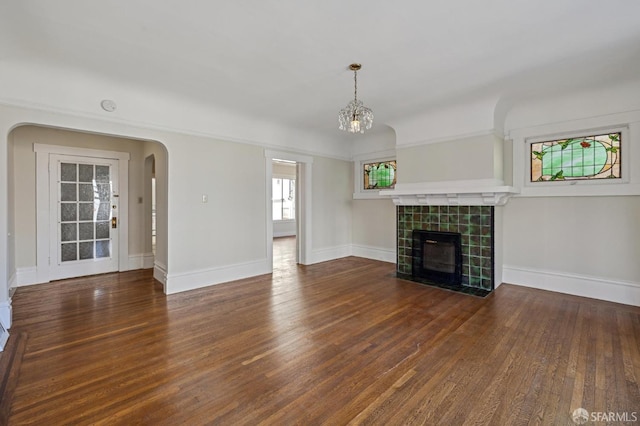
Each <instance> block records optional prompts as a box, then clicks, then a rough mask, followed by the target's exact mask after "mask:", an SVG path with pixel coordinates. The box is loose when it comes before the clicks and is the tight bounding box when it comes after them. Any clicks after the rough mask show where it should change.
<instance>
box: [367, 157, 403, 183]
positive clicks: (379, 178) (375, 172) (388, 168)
mask: <svg viewBox="0 0 640 426" xmlns="http://www.w3.org/2000/svg"><path fill="white" fill-rule="evenodd" d="M363 173H364V175H363V189H387V188H393V187H395V185H396V160H391V161H379V162H375V163H365V164H363Z"/></svg>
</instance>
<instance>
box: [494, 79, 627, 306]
mask: <svg viewBox="0 0 640 426" xmlns="http://www.w3.org/2000/svg"><path fill="white" fill-rule="evenodd" d="M634 111H635V112H634ZM638 112H640V83H638V82H634V83H627V84H623V85H616V86H612V87H601V88H593V89H590V90H589V91H584V92H579V93H573V94H565V95H562V96H557V97H555V98H549V99H538V100H535V101H531V102H528V103H521V104H519V105H516V106H515V107H514V108H513V109H512V110H511V111H510V112H509V113H508V114H507V118H506V126H507V127H506V132H505V133H506V134H507V135H510V136H511V135H514V134H521V133H523V132H525V133H528V134H535V133H536V132H539V133H540V134H541V135H544V134H545V132H547V131H548V130H547V129H550V128H554V129H558V128H562V129H565V130H566V131H575V130H583V129H593V128H598V127H602V126H603V125H624V124H629V123H632V124H631V126H630V131H629V136H630V140H627V141H626V145H625V146H623V151H622V152H623V155H627V159H629V158H631V157H630V156H629V153H630V152H631V153H632V157H633V158H635V159H637V158H638V156H637V154H639V153H640V122H638V121H640V118H638V117H640V114H638ZM634 117H635V118H634ZM630 120H631V121H630ZM633 121H635V124H634V123H633ZM513 143H514V144H517V143H522V141H521V140H514V142H513ZM514 152H516V151H515V150H514ZM516 157H517V155H516ZM633 158H632V159H633ZM520 160H521V159H519V158H514V162H517V161H520ZM630 166H631V167H632V170H631V172H632V180H635V182H636V183H635V185H636V187H637V183H638V178H640V164H639V163H638V162H637V161H636V162H635V163H631V164H630ZM514 170H517V168H514ZM515 173H516V174H517V172H515ZM513 180H514V184H516V183H517V182H521V181H522V176H515V175H514V178H513ZM632 184H633V182H632ZM614 190H616V189H615V188H613V187H611V192H612V193H613V191H614ZM605 191H606V190H605ZM632 192H633V191H632ZM503 231H504V237H503V238H504V247H505V250H504V276H503V280H504V281H505V282H509V283H514V284H521V285H527V286H531V287H538V288H543V289H548V290H554V291H559V292H565V293H571V294H578V295H583V296H588V297H595V298H601V299H605V300H612V301H616V302H621V303H627V304H633V305H640V262H638V259H640V243H639V241H640V195H638V193H637V192H636V195H626V196H553V197H516V198H513V199H511V200H510V201H509V202H508V203H507V205H506V206H505V207H504V228H503Z"/></svg>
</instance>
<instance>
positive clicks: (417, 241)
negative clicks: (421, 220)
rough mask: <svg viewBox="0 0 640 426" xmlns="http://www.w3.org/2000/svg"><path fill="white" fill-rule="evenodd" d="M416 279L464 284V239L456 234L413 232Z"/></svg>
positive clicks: (413, 273)
mask: <svg viewBox="0 0 640 426" xmlns="http://www.w3.org/2000/svg"><path fill="white" fill-rule="evenodd" d="M412 248H413V254H412V258H413V265H412V275H413V277H414V278H423V279H426V280H429V281H433V282H435V283H441V284H455V285H460V284H461V283H462V238H461V235H460V234H458V233H455V232H436V231H423V230H414V231H413V247H412Z"/></svg>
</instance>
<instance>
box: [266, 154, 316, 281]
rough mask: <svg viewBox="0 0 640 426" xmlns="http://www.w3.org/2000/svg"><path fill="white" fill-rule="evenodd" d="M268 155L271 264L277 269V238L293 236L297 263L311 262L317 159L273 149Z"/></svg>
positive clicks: (268, 251) (268, 242) (267, 239)
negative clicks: (314, 162)
mask: <svg viewBox="0 0 640 426" xmlns="http://www.w3.org/2000/svg"><path fill="white" fill-rule="evenodd" d="M265 157H266V182H265V184H266V193H267V197H266V201H267V206H266V211H267V214H266V222H267V223H266V225H267V226H266V228H267V232H266V248H267V264H268V266H269V267H270V268H271V270H273V265H274V238H290V240H289V242H291V241H294V242H295V252H294V254H295V263H300V264H303V265H306V264H309V263H311V262H310V259H309V257H310V254H311V197H310V194H311V183H312V181H311V170H312V164H313V159H312V158H311V157H308V156H304V155H298V154H291V153H286V152H276V151H270V150H266V151H265Z"/></svg>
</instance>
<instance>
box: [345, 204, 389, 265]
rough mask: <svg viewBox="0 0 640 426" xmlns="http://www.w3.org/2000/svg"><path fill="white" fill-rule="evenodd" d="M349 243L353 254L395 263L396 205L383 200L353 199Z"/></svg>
mask: <svg viewBox="0 0 640 426" xmlns="http://www.w3.org/2000/svg"><path fill="white" fill-rule="evenodd" d="M352 216H353V218H352V220H353V233H352V246H353V254H354V255H355V256H361V257H367V258H370V259H377V260H383V261H385V262H393V263H395V262H396V260H397V259H396V245H397V238H396V237H397V235H396V206H395V205H394V204H393V202H392V201H391V200H389V199H386V200H353V203H352Z"/></svg>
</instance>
